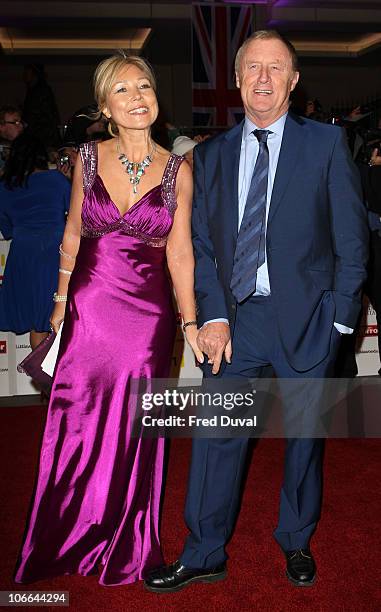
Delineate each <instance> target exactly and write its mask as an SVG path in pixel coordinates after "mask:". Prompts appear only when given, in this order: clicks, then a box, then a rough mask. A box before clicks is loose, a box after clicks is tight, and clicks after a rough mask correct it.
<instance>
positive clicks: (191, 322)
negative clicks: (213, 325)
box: [183, 321, 197, 334]
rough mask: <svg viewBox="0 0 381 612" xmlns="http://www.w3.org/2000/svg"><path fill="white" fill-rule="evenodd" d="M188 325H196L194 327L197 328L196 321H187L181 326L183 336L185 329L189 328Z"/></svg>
mask: <svg viewBox="0 0 381 612" xmlns="http://www.w3.org/2000/svg"><path fill="white" fill-rule="evenodd" d="M190 325H196V327H197V321H187V323H184V324H183V332H184V334H185V330H186V328H187V327H189V326H190Z"/></svg>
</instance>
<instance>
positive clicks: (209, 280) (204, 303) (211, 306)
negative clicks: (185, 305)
mask: <svg viewBox="0 0 381 612" xmlns="http://www.w3.org/2000/svg"><path fill="white" fill-rule="evenodd" d="M200 148H202V145H201V146H197V147H195V149H194V158H193V163H194V166H193V168H194V170H193V173H194V194H193V208H192V239H193V248H194V255H195V291H196V301H197V307H198V317H199V323H200V325H202V324H203V323H205V322H206V321H210V320H211V319H228V313H227V308H226V302H225V296H224V292H223V289H222V286H221V284H220V282H219V280H218V277H217V268H216V260H215V253H214V247H213V243H212V240H211V238H210V232H209V220H208V215H207V209H206V197H205V195H206V194H205V181H204V172H205V166H204V161H203V159H202V158H201V154H200V152H199V149H200Z"/></svg>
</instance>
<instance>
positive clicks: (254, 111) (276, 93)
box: [236, 38, 299, 127]
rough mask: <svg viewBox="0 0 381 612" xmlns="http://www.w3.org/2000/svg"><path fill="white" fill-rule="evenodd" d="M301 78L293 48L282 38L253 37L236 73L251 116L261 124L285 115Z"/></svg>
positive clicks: (268, 123)
mask: <svg viewBox="0 0 381 612" xmlns="http://www.w3.org/2000/svg"><path fill="white" fill-rule="evenodd" d="M298 79H299V73H298V72H295V71H294V70H293V68H292V60H291V55H290V53H289V50H288V49H287V47H286V46H285V45H284V44H283V42H282V41H281V40H277V39H276V38H274V39H262V40H261V39H258V40H253V41H252V42H251V43H250V44H249V45H248V47H247V48H246V50H245V52H244V54H243V56H242V58H241V65H240V69H239V72H237V73H236V82H237V87H239V88H240V90H241V97H242V102H243V105H244V108H245V113H246V115H247V116H248V117H249V119H251V120H252V121H253V123H255V125H257V126H258V127H267V126H268V125H270V124H271V123H273V122H274V121H276V120H277V119H278V118H279V117H281V116H282V115H284V113H286V112H287V110H288V106H289V96H290V93H291V91H292V90H293V89H294V88H295V86H296V84H297V82H298Z"/></svg>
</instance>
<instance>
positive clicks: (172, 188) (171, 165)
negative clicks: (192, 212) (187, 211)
mask: <svg viewBox="0 0 381 612" xmlns="http://www.w3.org/2000/svg"><path fill="white" fill-rule="evenodd" d="M184 159H185V157H183V156H182V155H176V154H175V153H172V154H171V155H170V157H169V159H168V162H167V165H166V168H165V170H164V174H163V178H162V181H161V183H162V191H163V196H164V200H165V203H166V205H167V207H168V209H169V210H170V212H171V213H172V214H173V213H174V212H175V210H176V208H177V202H176V177H177V173H178V171H179V168H180V166H181V164H182V163H183V161H184Z"/></svg>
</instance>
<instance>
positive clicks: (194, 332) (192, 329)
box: [185, 325, 204, 363]
mask: <svg viewBox="0 0 381 612" xmlns="http://www.w3.org/2000/svg"><path fill="white" fill-rule="evenodd" d="M197 336H198V329H197V327H196V325H189V327H186V328H185V337H186V339H187V342H188V344H189V346H190V347H191V349H192V351H193V352H194V355H195V357H196V359H197V361H198V362H199V363H204V355H203V354H202V351H200V349H199V347H198V345H197Z"/></svg>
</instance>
